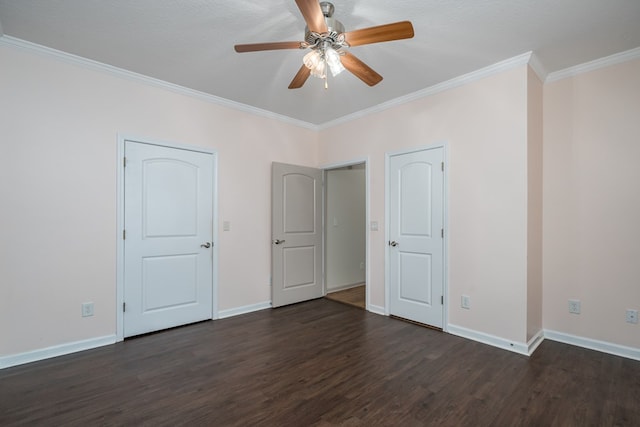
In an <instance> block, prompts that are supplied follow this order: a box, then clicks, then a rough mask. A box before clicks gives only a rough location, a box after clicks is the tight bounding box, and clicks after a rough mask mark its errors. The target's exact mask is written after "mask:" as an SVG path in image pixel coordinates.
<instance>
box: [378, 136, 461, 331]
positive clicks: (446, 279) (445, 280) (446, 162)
mask: <svg viewBox="0 0 640 427" xmlns="http://www.w3.org/2000/svg"><path fill="white" fill-rule="evenodd" d="M436 148H442V151H443V159H444V188H443V198H444V201H443V209H444V212H443V216H444V218H443V227H444V239H443V240H444V241H443V254H442V255H443V264H444V265H443V283H442V291H443V295H444V304H443V307H442V309H443V311H442V317H443V319H442V330H443V331H445V332H447V326H448V324H449V244H448V242H449V179H448V176H449V150H448V144H447V143H446V142H442V143H437V144H433V145H424V146H418V147H411V148H408V149H403V150H398V151H393V152H387V153H385V168H384V171H385V172H384V173H385V179H384V185H385V188H384V193H385V201H384V209H385V227H384V228H385V239H384V241H385V243H386V242H388V241H389V226H390V222H389V218H390V213H391V206H390V204H389V198H390V196H389V195H390V187H389V170H390V159H391V157H392V156H397V155H402V154H410V153H415V152H418V151H425V150H432V149H436ZM389 264H390V263H389V247H388V246H386V247H385V256H384V270H385V279H384V314H385V315H386V316H389V314H390V312H389V298H390V295H389V293H390V292H389V286H390V274H389Z"/></svg>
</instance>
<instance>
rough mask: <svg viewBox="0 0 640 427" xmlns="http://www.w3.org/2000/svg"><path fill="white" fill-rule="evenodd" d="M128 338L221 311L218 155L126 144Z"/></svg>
mask: <svg viewBox="0 0 640 427" xmlns="http://www.w3.org/2000/svg"><path fill="white" fill-rule="evenodd" d="M125 157H126V166H125V172H124V173H125V190H124V191H125V197H124V200H125V202H124V203H125V219H124V223H125V230H126V238H125V241H124V258H125V267H124V276H125V277H124V303H125V311H124V336H125V337H128V336H132V335H138V334H143V333H147V332H151V331H157V330H160V329H166V328H170V327H174V326H179V325H184V324H187V323H192V322H197V321H201V320H206V319H211V318H212V316H213V297H212V291H213V282H212V280H213V267H212V265H213V256H212V251H213V249H212V245H213V241H212V236H213V229H212V227H213V224H212V220H213V155H212V154H208V153H201V152H196V151H189V150H183V149H176V148H169V147H163V146H158V145H151V144H144V143H138V142H132V141H126V142H125Z"/></svg>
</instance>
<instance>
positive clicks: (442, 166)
mask: <svg viewBox="0 0 640 427" xmlns="http://www.w3.org/2000/svg"><path fill="white" fill-rule="evenodd" d="M440 168H441V169H442V172H444V162H442V163H440Z"/></svg>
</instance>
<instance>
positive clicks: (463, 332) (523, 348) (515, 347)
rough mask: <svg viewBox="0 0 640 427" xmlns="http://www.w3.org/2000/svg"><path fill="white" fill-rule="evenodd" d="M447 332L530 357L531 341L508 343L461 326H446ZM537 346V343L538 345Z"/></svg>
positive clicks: (508, 341)
mask: <svg viewBox="0 0 640 427" xmlns="http://www.w3.org/2000/svg"><path fill="white" fill-rule="evenodd" d="M447 332H448V333H450V334H452V335H457V336H459V337H462V338H467V339H470V340H472V341H478V342H481V343H483V344H488V345H491V346H493V347H498V348H501V349H503V350H509V351H512V352H514V353H518V354H523V355H525V356H530V355H531V354H530V353H529V349H530V344H529V343H531V344H533V343H532V342H531V341H529V343H522V342H517V341H510V340H506V339H504V338H500V337H497V336H495V335H490V334H485V333H484V332H478V331H474V330H472V329H468V328H464V327H462V326H457V325H452V324H449V325H447ZM538 344H539V343H538Z"/></svg>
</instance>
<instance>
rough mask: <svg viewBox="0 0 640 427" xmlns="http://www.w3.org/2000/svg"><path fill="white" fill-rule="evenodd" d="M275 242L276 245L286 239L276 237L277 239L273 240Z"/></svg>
mask: <svg viewBox="0 0 640 427" xmlns="http://www.w3.org/2000/svg"><path fill="white" fill-rule="evenodd" d="M273 243H274V244H276V245H279V244H281V243H284V239H283V240H280V239H276V240H274V241H273Z"/></svg>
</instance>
